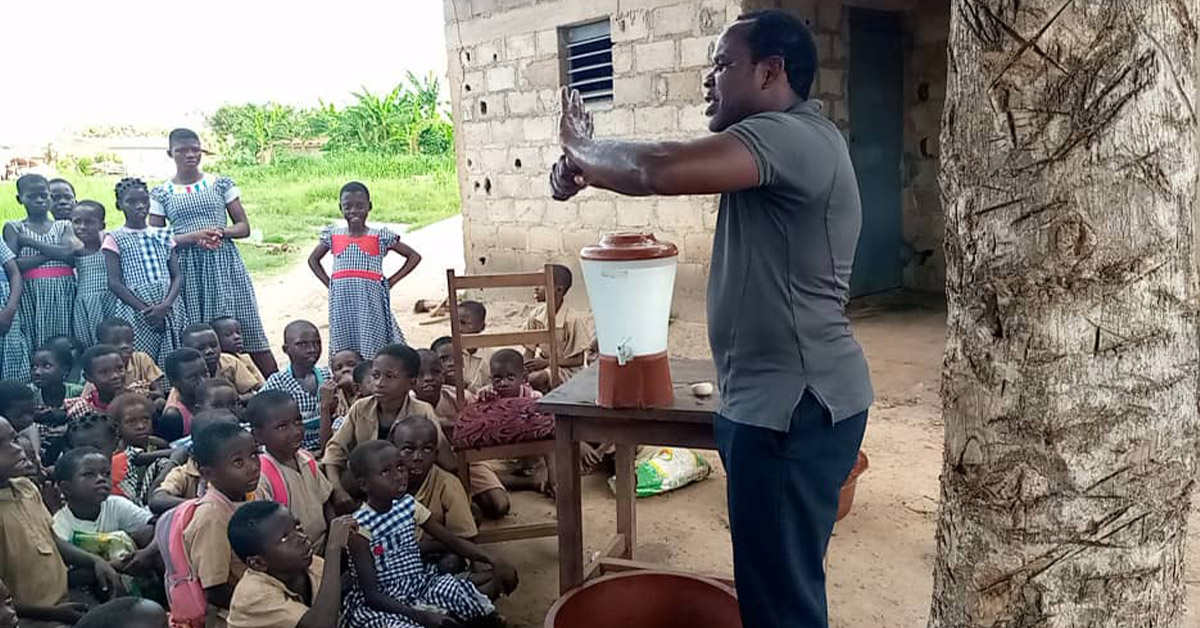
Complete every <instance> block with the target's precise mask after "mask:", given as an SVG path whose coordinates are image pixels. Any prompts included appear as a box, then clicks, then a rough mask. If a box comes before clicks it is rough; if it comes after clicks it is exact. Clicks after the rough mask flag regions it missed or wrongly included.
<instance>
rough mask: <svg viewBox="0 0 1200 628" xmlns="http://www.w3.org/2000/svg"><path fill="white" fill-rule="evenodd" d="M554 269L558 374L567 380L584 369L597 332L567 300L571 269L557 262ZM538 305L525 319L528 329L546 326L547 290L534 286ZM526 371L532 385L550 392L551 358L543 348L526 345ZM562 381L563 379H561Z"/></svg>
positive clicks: (537, 329)
mask: <svg viewBox="0 0 1200 628" xmlns="http://www.w3.org/2000/svg"><path fill="white" fill-rule="evenodd" d="M553 272H554V308H555V309H554V313H555V316H554V326H555V327H556V328H557V330H556V331H557V333H556V336H557V338H556V341H557V344H558V366H559V369H558V370H559V375H560V377H561V378H562V381H563V382H565V381H566V380H568V379H571V378H572V377H574V376H575V375H577V374H578V373H579V372H580V371H582V370H583V368H584V366H586V363H587V354H588V352H589V351H591V350H592V348H593V346H594V345H595V344H596V334H595V332H593V331H592V328H591V325H590V324H589V321H588V319H587V317H586V316H583V315H582V314H580V313H578V312H576V311H575V310H574V309H573V308H571V307H570V306H568V305H567V304H566V303H565V302H564V301H565V297H566V296H567V292H569V291H570V290H571V284H572V281H573V279H572V276H571V269H569V268H567V267H566V266H562V265H559V264H555V265H554V266H553ZM534 297H535V298H536V299H537V301H538V303H540V304H541V305H539V306H537V308H535V309H534V310H533V312H532V313H530V315H529V318H528V319H526V320H525V329H526V330H529V331H540V330H543V329H545V328H546V289H545V288H543V287H541V286H539V287H537V288H534ZM525 371H526V373H527V374H528V376H529V384H530V385H531V386H533V387H534V389H536V390H539V391H541V392H549V391H550V388H551V386H550V360H549V356H548V355H547V354H546V350H545V348H544V347H542V346H540V345H534V346H532V347H525ZM559 383H560V384H561V383H562V382H559Z"/></svg>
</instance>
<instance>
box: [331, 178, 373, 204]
mask: <svg viewBox="0 0 1200 628" xmlns="http://www.w3.org/2000/svg"><path fill="white" fill-rule="evenodd" d="M347 192H362V193H363V194H366V195H367V200H368V201H369V200H371V191H370V190H368V189H367V186H366V185H365V184H362V183H359V182H358V181H351V182H349V183H347V184H346V185H343V186H342V189H341V190H338V198H341V197H342V195H343V194H345V193H347Z"/></svg>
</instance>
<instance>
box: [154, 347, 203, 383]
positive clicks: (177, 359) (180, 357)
mask: <svg viewBox="0 0 1200 628" xmlns="http://www.w3.org/2000/svg"><path fill="white" fill-rule="evenodd" d="M196 360H201V361H203V360H204V354H203V353H200V352H199V351H197V350H195V349H192V348H191V347H184V348H182V349H176V350H174V351H172V352H170V353H168V354H167V359H166V361H165V362H164V363H163V370H165V371H166V372H167V377H168V378H169V379H171V380H172V381H174V380H177V379H179V374H180V373H179V372H180V371H181V370H182V369H183V365H184V364H187V363H188V362H194V361H196ZM205 368H207V367H205ZM205 372H206V373H207V372H208V371H207V370H206V371H205Z"/></svg>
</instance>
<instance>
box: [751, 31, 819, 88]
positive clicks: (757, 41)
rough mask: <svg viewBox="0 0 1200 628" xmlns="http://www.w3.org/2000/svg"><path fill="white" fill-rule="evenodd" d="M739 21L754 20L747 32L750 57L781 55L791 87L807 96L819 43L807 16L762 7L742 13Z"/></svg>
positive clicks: (755, 58) (813, 75)
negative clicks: (758, 9)
mask: <svg viewBox="0 0 1200 628" xmlns="http://www.w3.org/2000/svg"><path fill="white" fill-rule="evenodd" d="M738 21H739V22H742V21H745V22H753V23H752V24H751V26H750V32H749V33H748V34H747V35H746V44H747V45H748V46H749V47H750V58H751V60H753V61H754V62H755V63H758V62H759V61H762V60H763V59H766V58H767V57H782V58H783V67H784V69H785V70H786V71H787V77H788V84H789V85H791V86H792V91H793V92H796V94H797V95H799V96H800V97H801V98H804V99H807V98H808V97H809V94H810V92H811V91H812V84H813V78H814V77H815V76H816V75H817V44H816V42H814V41H813V36H812V32H810V31H809V30H808V27H807V26H805V25H804V20H801V19H800V18H798V17H796V16H795V15H792V14H791V13H788V12H787V11H781V10H779V9H763V10H761V11H751V12H749V13H743V14H742V15H740V16H738Z"/></svg>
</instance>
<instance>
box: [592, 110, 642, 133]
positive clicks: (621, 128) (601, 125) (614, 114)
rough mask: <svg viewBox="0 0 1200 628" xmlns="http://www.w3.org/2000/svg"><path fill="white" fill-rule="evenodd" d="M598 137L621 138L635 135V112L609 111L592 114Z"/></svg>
mask: <svg viewBox="0 0 1200 628" xmlns="http://www.w3.org/2000/svg"><path fill="white" fill-rule="evenodd" d="M592 122H593V123H594V124H595V127H596V136H597V137H621V136H626V135H630V134H631V133H633V111H632V110H630V109H609V110H608V111H597V112H595V113H594V114H592Z"/></svg>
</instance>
